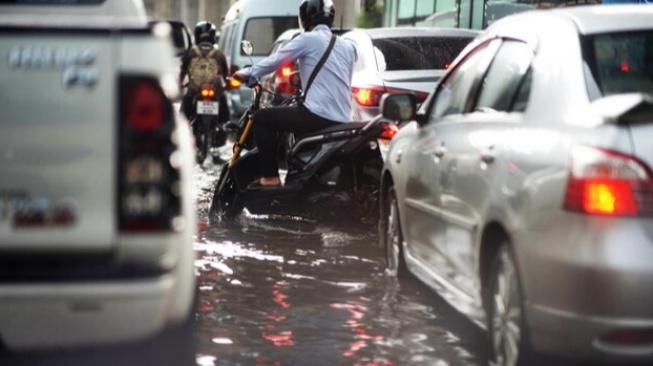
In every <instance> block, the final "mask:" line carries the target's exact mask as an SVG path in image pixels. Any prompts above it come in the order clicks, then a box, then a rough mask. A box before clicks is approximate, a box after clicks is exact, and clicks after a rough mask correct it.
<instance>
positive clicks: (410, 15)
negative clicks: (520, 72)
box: [383, 0, 643, 29]
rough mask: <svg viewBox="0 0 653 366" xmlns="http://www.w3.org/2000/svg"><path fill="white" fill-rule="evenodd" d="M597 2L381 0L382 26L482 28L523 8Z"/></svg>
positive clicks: (550, 0)
mask: <svg viewBox="0 0 653 366" xmlns="http://www.w3.org/2000/svg"><path fill="white" fill-rule="evenodd" d="M608 1H623V2H638V1H643V0H608ZM600 3H601V0H383V25H384V26H388V27H401V26H427V27H451V28H472V29H484V28H485V27H487V26H488V25H490V24H492V22H494V21H496V20H498V19H500V18H502V17H504V16H507V15H510V14H514V13H519V12H522V11H527V10H532V9H546V8H554V7H563V6H578V5H588V4H600Z"/></svg>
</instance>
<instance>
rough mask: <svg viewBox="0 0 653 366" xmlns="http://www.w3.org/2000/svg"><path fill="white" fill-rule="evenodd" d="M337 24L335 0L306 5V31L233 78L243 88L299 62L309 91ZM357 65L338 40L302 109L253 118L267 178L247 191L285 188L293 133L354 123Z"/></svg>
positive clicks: (267, 111)
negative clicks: (285, 160) (284, 154)
mask: <svg viewBox="0 0 653 366" xmlns="http://www.w3.org/2000/svg"><path fill="white" fill-rule="evenodd" d="M334 18H335V7H334V6H333V0H303V1H302V2H301V4H300V5H299V25H300V27H301V28H302V29H303V30H304V32H303V33H301V34H300V35H299V36H297V37H295V38H294V39H292V40H291V41H290V42H288V44H286V45H285V46H284V47H283V48H282V49H280V50H279V51H278V52H276V53H275V54H274V55H271V56H269V57H267V58H266V59H264V60H262V61H260V62H259V63H257V64H256V65H254V66H252V67H251V68H248V69H242V70H240V71H238V72H237V73H235V74H234V75H233V77H234V78H235V79H237V80H239V81H242V82H248V81H249V80H250V78H254V80H256V79H258V78H259V77H261V76H263V75H266V74H269V73H271V72H273V71H274V70H277V69H278V68H279V67H281V66H282V65H285V64H288V63H290V62H294V61H297V63H298V65H299V70H300V74H301V75H303V76H304V77H303V78H302V89H303V90H306V86H307V82H308V80H307V79H308V76H309V75H311V74H312V73H313V70H314V69H315V68H316V66H317V64H318V62H319V60H320V59H321V58H322V56H323V55H324V54H325V51H326V50H327V47H328V45H329V43H330V41H331V37H332V33H331V26H332V25H333V20H334ZM355 61H356V47H355V45H354V43H353V42H350V41H348V40H345V39H343V38H339V37H338V38H336V42H335V44H334V46H333V50H332V51H331V53H330V55H329V56H328V58H327V59H326V62H325V63H324V66H323V67H322V69H321V70H320V71H319V72H318V73H317V75H316V77H315V79H314V81H313V83H312V84H311V87H310V90H309V91H308V92H307V93H306V96H305V97H306V98H305V101H304V102H303V103H301V104H300V105H298V106H284V107H270V108H264V109H261V110H259V111H257V112H256V113H254V115H253V117H252V120H253V132H254V140H255V141H256V146H257V147H258V149H259V156H260V159H261V171H262V173H263V174H262V177H261V178H260V179H257V180H255V181H254V182H252V183H250V184H249V186H248V189H259V188H265V187H278V186H280V185H281V180H280V178H279V167H278V161H277V153H276V152H277V149H278V143H279V135H280V134H281V133H283V132H291V133H294V134H295V135H296V136H301V135H304V134H307V133H310V132H314V131H317V130H321V129H324V128H327V127H331V126H334V125H337V124H339V123H344V122H347V121H348V120H349V117H350V111H351V105H350V100H351V99H350V98H351V97H350V96H351V79H352V74H353V70H354V62H355Z"/></svg>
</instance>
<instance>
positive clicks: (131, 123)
mask: <svg viewBox="0 0 653 366" xmlns="http://www.w3.org/2000/svg"><path fill="white" fill-rule="evenodd" d="M119 93H120V95H119V101H120V102H119V103H120V114H119V118H120V120H119V121H118V125H119V132H118V133H119V134H118V141H119V150H118V151H119V152H118V155H119V156H118V225H119V229H120V231H121V232H132V233H138V232H164V231H172V230H175V227H176V226H177V224H178V223H179V221H180V220H181V219H180V215H181V199H180V189H181V188H180V172H179V167H180V161H179V160H180V156H179V152H178V150H177V145H176V144H175V143H174V142H173V139H172V134H173V132H174V130H175V121H174V113H173V107H172V103H171V102H170V101H169V100H168V99H167V98H166V96H165V94H164V92H163V90H162V89H161V86H160V85H159V83H158V82H157V81H156V80H154V79H151V78H146V77H134V76H122V77H120V79H119Z"/></svg>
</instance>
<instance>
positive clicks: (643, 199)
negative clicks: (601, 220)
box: [564, 146, 653, 216]
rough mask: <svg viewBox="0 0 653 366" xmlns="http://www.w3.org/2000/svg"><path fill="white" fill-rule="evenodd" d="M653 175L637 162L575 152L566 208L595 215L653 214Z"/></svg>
mask: <svg viewBox="0 0 653 366" xmlns="http://www.w3.org/2000/svg"><path fill="white" fill-rule="evenodd" d="M652 177H653V175H652V174H651V171H650V169H649V168H648V166H647V165H646V164H644V163H643V162H641V161H640V160H638V159H637V158H635V157H633V156H630V155H627V154H623V153H620V152H616V151H611V150H606V149H601V148H594V147H587V146H579V147H576V148H574V149H573V150H572V154H571V162H570V172H569V180H568V182H567V191H566V194H565V202H564V208H565V209H567V210H569V211H576V212H583V213H586V214H593V215H614V216H636V215H650V214H653V178H652Z"/></svg>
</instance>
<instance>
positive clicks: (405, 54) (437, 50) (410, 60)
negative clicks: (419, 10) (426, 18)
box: [372, 37, 472, 71]
mask: <svg viewBox="0 0 653 366" xmlns="http://www.w3.org/2000/svg"><path fill="white" fill-rule="evenodd" d="M471 41H472V38H471V37H469V38H463V37H401V38H377V39H374V40H372V45H373V46H374V49H375V51H376V53H377V55H376V57H377V66H378V70H379V71H397V70H434V69H435V70H442V69H446V68H448V67H449V65H450V64H451V63H452V62H453V60H454V59H455V58H456V56H458V54H459V53H460V52H461V51H462V50H463V48H465V46H467V44H468V43H469V42H471Z"/></svg>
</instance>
